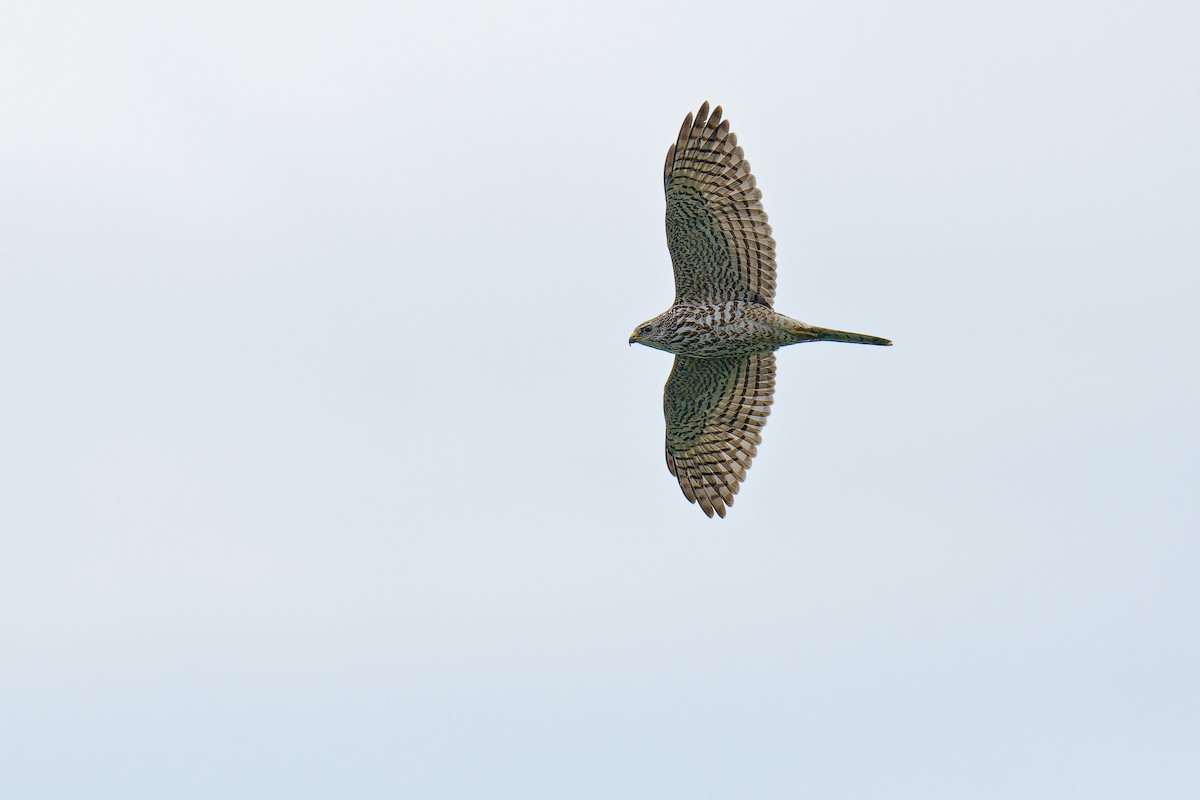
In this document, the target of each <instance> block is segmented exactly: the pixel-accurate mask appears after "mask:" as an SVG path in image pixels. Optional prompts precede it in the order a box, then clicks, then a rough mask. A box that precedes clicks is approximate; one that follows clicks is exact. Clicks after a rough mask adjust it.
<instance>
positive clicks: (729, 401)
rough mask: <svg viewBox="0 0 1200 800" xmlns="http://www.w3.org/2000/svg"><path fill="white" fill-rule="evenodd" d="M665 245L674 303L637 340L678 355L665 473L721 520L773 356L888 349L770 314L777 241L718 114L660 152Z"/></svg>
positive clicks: (693, 123)
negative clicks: (820, 349)
mask: <svg viewBox="0 0 1200 800" xmlns="http://www.w3.org/2000/svg"><path fill="white" fill-rule="evenodd" d="M663 184H664V186H665V188H666V194H667V247H668V248H669V249H670V251H671V265H672V267H673V268H674V270H675V302H674V303H673V304H672V305H671V307H670V308H669V309H667V310H666V311H664V312H663V313H661V314H659V315H658V316H657V317H655V318H654V319H650V320H646V321H645V322H643V323H642V324H641V325H638V326H637V328H636V329H635V330H634V332H633V335H631V336H630V337H629V343H630V344H631V345H632V344H633V343H634V342H637V343H638V344H644V345H646V346H647V347H653V348H655V349H656V350H665V351H667V352H668V353H674V354H675V366H674V368H672V370H671V376H670V377H669V378H667V386H666V389H665V391H664V392H663V414H664V415H665V416H666V418H667V468H668V469H669V470H670V471H671V474H672V475H674V476H675V477H676V478H677V479H678V480H679V487H680V488H681V489H683V494H684V496H686V497H687V499H688V500H690V501H691V502H693V503H699V504H700V508H701V509H703V510H704V513H705V514H707V515H708V516H709V517H712V516H713V514H718V515H720V516H721V517H724V516H725V512H726V508H727V507H728V506H730V505H733V496H734V495H735V494H737V491H738V488H739V487H740V485H741V482H742V481H743V480H745V479H746V470H747V469H749V468H750V462H751V460H752V459H753V458H754V456H755V455H756V454H757V452H758V445H759V443H760V442H761V441H762V428H763V426H764V425H765V424H766V422H767V415H768V414H769V413H770V411H771V403H772V402H773V396H774V394H775V350H777V349H779V348H780V347H783V346H785V345H789V344H799V343H801V342H853V343H855V344H877V345H890V344H891V342H890V341H888V340H887V339H882V338H880V337H878V336H867V335H865V334H861V333H849V332H847V331H835V330H831V329H829V328H818V327H816V326H815V325H809V324H807V323H804V322H800V321H799V320H795V319H792V318H791V317H785V316H784V315H783V314H779V313H776V312H775V311H774V310H773V309H772V307H771V304H772V302H773V301H774V299H775V240H774V239H773V238H772V237H771V226H770V225H768V224H767V212H766V211H764V210H763V206H762V192H761V191H759V189H758V188H757V186H756V182H755V180H754V175H752V174H751V173H750V164H749V162H747V161H746V159H745V156H744V153H743V152H742V148H740V147H738V143H737V135H736V134H733V133H731V132H730V130H729V122H728V120H726V121H724V122H722V121H721V107H720V106H717V107H716V108H714V109H713V111H712V114H711V115H710V114H709V112H708V103H707V102H705V103H704V104H703V105H701V106H700V110H699V111H698V112H696V116H695V117H694V118H693V117H692V115H691V114H688V115H687V118H686V119H684V121H683V127H681V128H680V129H679V137H678V138H677V139H676V140H675V143H674V144H673V145H671V147H670V149H668V150H667V163H666V166H665V167H664V169H663Z"/></svg>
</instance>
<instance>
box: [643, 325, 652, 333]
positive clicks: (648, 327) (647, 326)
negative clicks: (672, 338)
mask: <svg viewBox="0 0 1200 800" xmlns="http://www.w3.org/2000/svg"><path fill="white" fill-rule="evenodd" d="M652 330H654V326H653V325H643V326H642V333H649V332H650V331H652Z"/></svg>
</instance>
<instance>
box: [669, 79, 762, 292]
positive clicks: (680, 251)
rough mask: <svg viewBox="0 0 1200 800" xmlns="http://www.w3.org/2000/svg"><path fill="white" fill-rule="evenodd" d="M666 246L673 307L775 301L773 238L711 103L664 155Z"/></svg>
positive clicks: (733, 138) (746, 170) (738, 151)
mask: <svg viewBox="0 0 1200 800" xmlns="http://www.w3.org/2000/svg"><path fill="white" fill-rule="evenodd" d="M663 184H664V186H665V188H666V194H667V247H668V248H670V251H671V263H672V265H673V266H674V268H675V302H677V303H678V302H680V301H682V300H700V301H722V300H749V301H752V302H759V303H763V304H764V305H768V306H769V305H771V303H773V302H774V300H775V240H774V239H773V238H772V237H771V226H770V225H768V224H767V212H766V211H764V210H763V206H762V192H761V191H759V189H758V188H757V186H756V185H755V180H754V175H752V174H751V173H750V163H749V162H748V161H746V159H745V157H744V154H743V152H742V148H740V147H738V145H737V135H736V134H733V133H730V131H729V122H728V121H725V122H722V121H721V107H720V106H717V107H716V108H715V109H713V112H712V115H711V116H710V115H709V113H708V103H707V102H706V103H704V105H702V106H700V111H699V112H698V113H697V114H696V117H695V118H694V119H693V118H692V115H691V114H688V115H687V118H686V119H685V120H684V121H683V127H682V128H680V129H679V138H678V139H677V140H676V142H675V144H673V145H671V147H670V149H669V150H668V151H667V163H666V165H665V167H664V169H663Z"/></svg>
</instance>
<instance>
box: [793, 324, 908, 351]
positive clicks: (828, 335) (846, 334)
mask: <svg viewBox="0 0 1200 800" xmlns="http://www.w3.org/2000/svg"><path fill="white" fill-rule="evenodd" d="M804 333H807V334H812V335H813V336H812V338H813V340H814V341H818V342H850V343H852V344H877V345H882V346H884V347H891V345H892V340H891V339H884V338H883V337H882V336H868V335H867V334H865V333H851V332H850V331H835V330H833V329H832V328H818V327H816V326H810V327H809V329H808V330H807V331H804Z"/></svg>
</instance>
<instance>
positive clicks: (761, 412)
mask: <svg viewBox="0 0 1200 800" xmlns="http://www.w3.org/2000/svg"><path fill="white" fill-rule="evenodd" d="M774 394H775V354H774V353H757V354H755V355H750V356H735V357H732V358H692V357H690V356H676V357H675V366H674V368H673V369H672V370H671V377H670V378H668V379H667V388H666V391H665V392H664V393H663V413H664V414H665V416H666V418H667V468H668V469H669V470H671V474H672V475H674V476H675V477H676V478H677V479H678V480H679V487H680V488H681V489H683V493H684V495H685V496H686V497H687V499H688V500H690V501H692V502H693V503H699V504H700V508H702V509H704V513H705V514H707V515H708V516H710V517H711V516H712V515H713V513H714V512H715V513H717V514H720V515H721V516H722V517H724V516H725V507H726V506H729V505H733V496H734V495H735V494H737V491H738V487H739V485H740V484H741V482H742V481H743V480H745V479H746V470H747V469H749V468H750V461H751V459H753V458H754V456H755V454H756V453H757V452H758V444H759V442H761V441H762V428H763V425H766V424H767V415H768V414H770V413H771V403H772V402H773V399H772V398H773V395H774Z"/></svg>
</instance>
